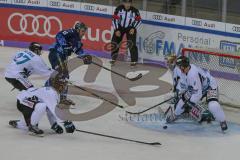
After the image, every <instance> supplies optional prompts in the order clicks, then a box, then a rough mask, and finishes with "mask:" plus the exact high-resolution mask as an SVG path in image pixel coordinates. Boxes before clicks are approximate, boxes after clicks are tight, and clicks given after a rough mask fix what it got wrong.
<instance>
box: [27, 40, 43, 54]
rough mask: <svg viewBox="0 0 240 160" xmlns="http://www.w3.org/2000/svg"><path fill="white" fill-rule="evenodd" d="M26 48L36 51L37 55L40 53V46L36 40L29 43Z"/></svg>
mask: <svg viewBox="0 0 240 160" xmlns="http://www.w3.org/2000/svg"><path fill="white" fill-rule="evenodd" d="M28 49H29V50H30V51H32V52H34V53H36V54H37V55H41V51H42V46H41V45H40V44H39V43H37V42H32V43H30V45H29V47H28Z"/></svg>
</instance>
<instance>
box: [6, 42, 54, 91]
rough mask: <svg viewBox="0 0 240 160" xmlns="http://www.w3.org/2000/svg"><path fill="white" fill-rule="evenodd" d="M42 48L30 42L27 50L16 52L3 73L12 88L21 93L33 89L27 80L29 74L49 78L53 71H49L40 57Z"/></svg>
mask: <svg viewBox="0 0 240 160" xmlns="http://www.w3.org/2000/svg"><path fill="white" fill-rule="evenodd" d="M41 52H42V46H41V45H40V44H39V43H37V42H32V43H31V44H30V45H29V49H28V50H25V51H20V52H17V53H16V55H15V56H14V57H13V58H12V61H11V63H10V64H9V65H8V66H7V68H6V71H5V79H6V80H7V81H8V82H9V83H10V84H12V85H13V87H14V88H16V89H18V90H20V91H22V90H26V89H28V88H31V87H33V85H32V83H31V82H30V81H29V80H28V77H29V76H30V75H31V74H39V75H42V76H46V77H47V78H49V77H50V75H51V74H52V72H53V71H54V70H52V69H50V68H49V67H48V66H47V65H46V64H45V63H44V61H43V59H42V58H41V57H40V55H41Z"/></svg>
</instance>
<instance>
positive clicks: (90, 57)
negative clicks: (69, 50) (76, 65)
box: [79, 55, 92, 64]
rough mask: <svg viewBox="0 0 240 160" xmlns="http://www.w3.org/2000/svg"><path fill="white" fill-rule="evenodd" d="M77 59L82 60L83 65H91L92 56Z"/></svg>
mask: <svg viewBox="0 0 240 160" xmlns="http://www.w3.org/2000/svg"><path fill="white" fill-rule="evenodd" d="M79 58H80V59H82V60H83V63H84V64H91V63H92V56H91V55H84V56H81V57H79Z"/></svg>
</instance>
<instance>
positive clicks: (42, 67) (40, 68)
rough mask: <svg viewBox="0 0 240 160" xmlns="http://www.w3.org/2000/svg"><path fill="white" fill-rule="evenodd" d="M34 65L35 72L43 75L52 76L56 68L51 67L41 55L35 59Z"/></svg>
mask: <svg viewBox="0 0 240 160" xmlns="http://www.w3.org/2000/svg"><path fill="white" fill-rule="evenodd" d="M32 66H33V68H34V73H35V74H39V75H42V76H48V77H50V75H51V74H52V73H53V72H54V70H53V69H51V68H49V67H48V66H47V64H46V63H45V62H44V61H43V60H42V59H41V58H40V57H38V58H36V59H35V60H34V61H33V63H32Z"/></svg>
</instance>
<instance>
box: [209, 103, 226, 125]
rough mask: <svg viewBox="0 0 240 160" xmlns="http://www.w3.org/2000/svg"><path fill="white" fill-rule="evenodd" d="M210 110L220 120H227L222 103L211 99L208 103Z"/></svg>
mask: <svg viewBox="0 0 240 160" xmlns="http://www.w3.org/2000/svg"><path fill="white" fill-rule="evenodd" d="M208 108H209V111H210V112H211V113H212V114H213V116H214V118H215V119H216V120H217V121H218V122H224V121H225V114H224V112H223V109H222V108H221V106H220V104H219V103H218V102H217V101H211V102H209V103H208Z"/></svg>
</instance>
